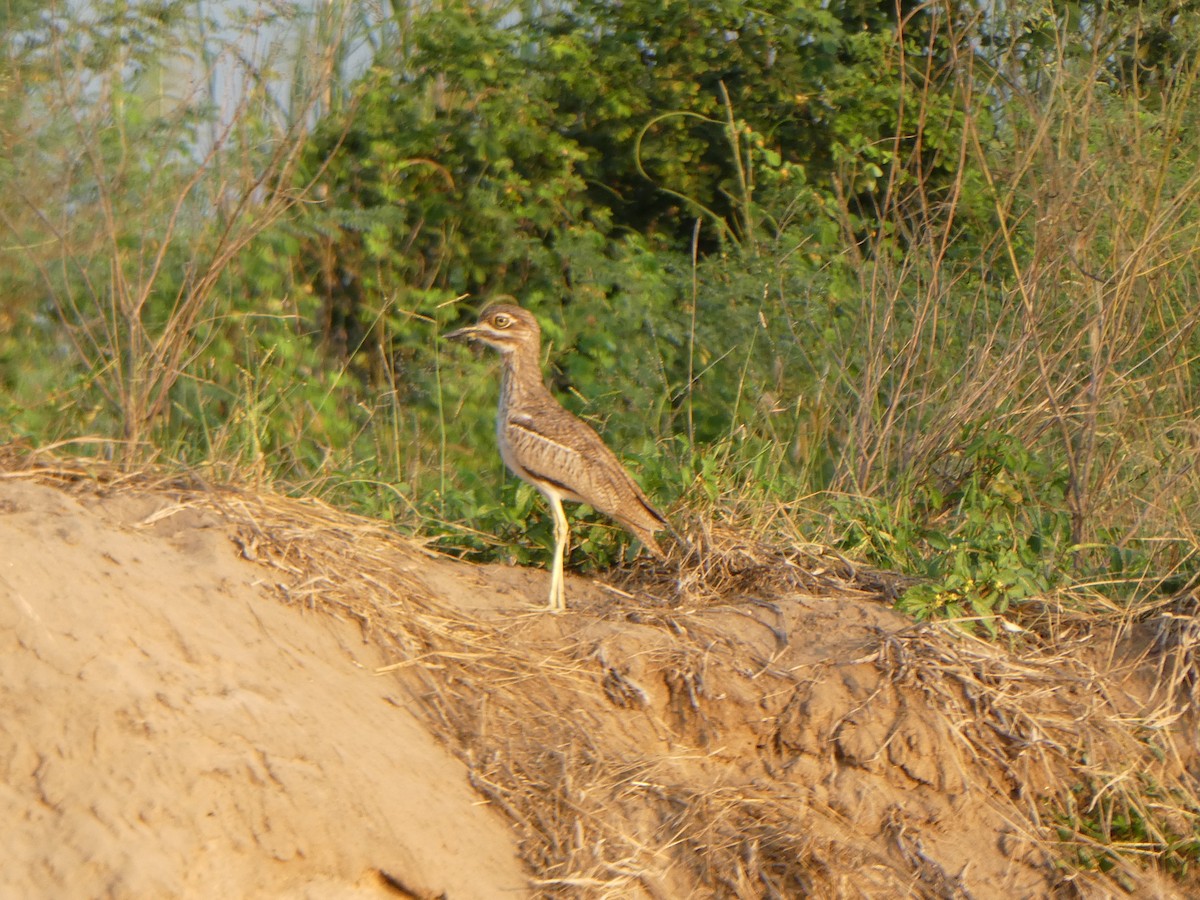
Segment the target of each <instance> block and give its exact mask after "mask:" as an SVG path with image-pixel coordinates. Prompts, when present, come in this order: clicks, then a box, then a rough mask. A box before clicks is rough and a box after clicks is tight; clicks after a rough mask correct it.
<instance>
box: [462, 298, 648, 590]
mask: <svg viewBox="0 0 1200 900" xmlns="http://www.w3.org/2000/svg"><path fill="white" fill-rule="evenodd" d="M446 337H447V339H449V340H468V341H479V342H481V343H484V344H487V345H488V346H489V347H493V348H494V349H496V350H498V351H500V356H501V358H502V359H503V361H504V370H503V376H502V379H501V382H500V408H499V410H498V411H497V413H496V439H497V442H498V443H499V445H500V456H501V457H503V459H504V464H505V465H506V466H508V468H509V470H510V471H511V472H512V473H513V474H514V475H516V476H517V477H518V478H522V479H524V480H525V481H527V482H529V483H530V484H532V485H533V486H534V487H535V488H537V489H538V491H539V492H541V494H542V496H543V497H545V498H546V503H547V504H548V505H549V506H550V512H551V514H552V515H553V516H554V564H553V566H552V568H551V570H550V602H549V604H548V608H549V609H552V610H563V609H566V608H567V600H566V589H565V586H564V584H563V556H564V554H565V553H566V549H567V543H568V542H569V540H570V529H569V526H568V524H567V517H566V514H565V513H564V512H563V507H562V501H564V500H572V501H574V502H576V503H586V504H587V505H588V506H591V507H592V508H593V509H598V510H599V511H600V512H602V513H604V514H605V515H607V516H609V517H610V518H612V519H614V520H616V521H617V522H619V523H620V524H621V525H622V526H623V527H624V528H625V529H626V530H628V531H629V532H630V533H631V534H633V536H634V537H636V538H637V539H638V540H639V541H641V542H642V543H643V544H645V545H646V547H648V548H649V549H650V552H652V553H653V554H654V555H655V556H657V557H659V558H660V559H661V558H662V556H663V552H662V548H660V547H659V546H658V541H657V540H655V537H654V533H655V532H656V531H661V530H663V529H669V528H670V527H671V526H670V524H669V523H668V522H667V520H666V518H665V517H664V516H663V514H662V513H660V512H659V511H658V510H656V509H655V508H654V507H653V506H652V505H651V503H650V501H649V500H647V499H646V495H645V494H644V493H642V489H641V488H640V487H638V485H637V483H636V482H635V481H634V480H633V479H632V478H631V477H630V476H629V473H628V472H626V471H625V467H624V466H622V465H621V463H620V461H619V460H618V459H617V457H616V456H615V455H614V454H613V452H612V451H611V450H609V449H608V447H607V446H605V444H604V441H602V440H601V439H600V436H599V435H598V434H596V432H595V431H593V430H592V428H591V427H590V426H588V425H587V424H586V423H585V422H583V421H582V420H581V419H579V418H578V417H577V416H575V415H573V414H571V413H570V412H568V411H567V410H565V409H563V407H562V406H561V405H560V404H559V402H558V401H557V400H555V399H554V396H553V395H552V394H551V393H550V391H549V389H548V388H547V387H546V385H545V382H543V381H542V365H541V342H542V329H541V327H540V326H539V325H538V321H537V319H535V318H534V317H533V315H531V314H530V313H529V312H527V311H526V310H524V309H522V308H521V307H519V306H514V305H512V304H509V303H500V304H496V305H494V306H489V307H488V308H487V309H485V310H484V311H483V313H482V314H481V315H480V316H479V321H478V322H476V324H474V325H470V326H468V327H466V328H460V329H458V330H457V331H452V332H450V334H448V335H446Z"/></svg>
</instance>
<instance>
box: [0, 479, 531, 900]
mask: <svg viewBox="0 0 1200 900" xmlns="http://www.w3.org/2000/svg"><path fill="white" fill-rule="evenodd" d="M155 515H157V516H160V518H158V519H157V521H156V522H153V524H150V522H151V521H152V520H153V519H154V517H155ZM235 550H236V548H235V547H234V545H233V544H232V543H231V542H230V540H229V537H228V535H227V534H226V530H225V528H224V527H223V526H222V523H220V522H219V521H218V520H217V519H216V518H215V517H214V516H213V515H211V514H209V513H204V512H198V511H196V510H187V509H180V508H179V507H178V506H177V504H175V503H173V502H172V501H171V500H170V499H169V498H168V497H164V496H155V495H148V496H131V495H128V494H121V495H115V496H112V497H109V498H107V499H98V498H85V499H82V500H81V499H77V498H74V497H70V496H67V495H65V494H63V493H62V492H60V491H57V490H54V489H52V488H49V487H44V486H41V485H38V484H34V483H29V482H28V481H24V480H8V481H2V482H0V720H2V721H3V723H4V727H3V731H2V732H0V784H2V785H3V787H0V821H2V822H4V823H5V826H4V832H5V837H4V840H2V841H0V896H2V897H4V898H10V897H11V898H33V897H47V898H49V897H55V898H59V897H98V896H111V897H139V898H145V897H180V896H184V897H250V896H255V897H271V896H277V897H313V898H327V897H385V896H395V892H392V891H389V890H388V889H387V887H386V885H385V883H384V881H383V880H382V879H381V878H380V876H379V872H380V870H383V871H386V872H388V873H390V874H392V875H393V876H395V877H396V878H398V879H400V880H402V881H403V882H404V883H406V884H408V885H409V886H410V887H411V888H412V889H413V890H414V891H424V892H426V893H427V895H428V896H435V895H436V894H438V893H441V892H443V891H444V892H445V893H446V895H447V896H449V897H455V898H457V897H480V898H485V897H495V896H498V894H499V892H500V891H502V890H503V891H504V892H505V893H504V895H505V896H521V895H522V891H521V890H520V889H521V888H522V887H523V886H524V885H525V884H526V881H527V876H526V875H525V873H524V872H523V870H522V866H521V864H520V862H519V860H518V855H517V848H516V842H515V840H514V837H513V835H512V833H511V829H510V827H509V826H508V824H507V823H506V822H505V821H504V820H503V819H502V818H501V817H500V816H499V815H498V814H497V813H496V812H495V811H494V810H492V809H489V808H488V807H486V806H483V805H480V803H479V798H478V796H477V795H475V794H474V792H473V791H472V790H471V789H470V787H469V785H468V784H467V780H466V773H465V770H464V767H463V765H462V764H461V763H460V762H458V761H457V760H456V759H455V758H454V757H453V756H452V755H451V754H450V753H449V752H447V750H446V749H445V748H443V747H442V746H440V745H439V744H438V742H437V741H435V740H434V739H433V738H432V737H431V735H430V734H429V731H428V729H426V728H425V727H423V726H422V725H421V724H420V723H419V721H418V720H417V719H416V718H415V717H414V716H413V715H412V714H411V713H409V712H408V711H407V710H406V709H405V700H404V699H403V698H402V697H400V696H398V693H397V690H396V685H395V683H394V682H393V681H391V680H389V679H385V678H380V677H377V676H375V675H374V674H373V671H374V669H375V668H376V667H377V666H378V665H379V664H380V663H381V659H380V656H379V652H378V650H377V649H376V648H374V647H372V646H371V645H370V644H368V643H365V642H364V641H363V639H362V636H361V633H360V631H359V629H358V628H357V627H355V626H353V625H348V624H346V623H344V622H338V621H336V620H334V619H332V618H331V617H328V616H325V615H318V614H314V613H311V612H303V611H300V610H294V609H287V608H286V607H284V606H282V605H280V604H279V603H278V602H277V601H276V600H275V599H274V597H272V596H269V595H268V593H267V592H266V591H265V590H264V588H263V572H262V571H261V569H260V568H259V567H257V566H254V565H252V564H251V563H249V562H246V561H244V560H241V559H239V558H238V557H237V554H236V552H235Z"/></svg>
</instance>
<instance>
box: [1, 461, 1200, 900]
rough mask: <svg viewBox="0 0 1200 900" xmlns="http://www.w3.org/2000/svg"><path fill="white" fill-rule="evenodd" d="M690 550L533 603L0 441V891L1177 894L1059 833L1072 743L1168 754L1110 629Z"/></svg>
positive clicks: (1177, 750) (528, 583)
mask: <svg viewBox="0 0 1200 900" xmlns="http://www.w3.org/2000/svg"><path fill="white" fill-rule="evenodd" d="M704 560H705V561H704V562H703V563H702V564H700V565H699V566H696V565H694V564H693V565H691V566H690V567H687V566H685V567H683V568H678V567H675V568H671V567H667V568H666V569H658V570H655V569H643V570H640V571H638V572H637V573H635V576H634V577H632V578H631V579H630V580H629V581H627V582H626V583H624V584H623V585H601V584H596V583H592V582H590V581H587V580H584V579H580V578H572V579H570V582H569V584H568V602H569V604H570V606H571V609H570V610H569V611H568V613H567V614H565V615H561V616H551V615H546V614H543V613H540V612H537V611H535V610H534V609H532V607H535V606H536V605H537V604H539V603H540V602H541V601H542V598H543V596H544V591H545V587H546V583H545V574H544V573H542V572H537V571H524V570H518V569H511V568H508V567H503V566H486V567H475V566H468V565H464V564H461V563H457V562H454V561H451V560H447V559H444V558H441V557H437V556H434V555H431V554H428V553H425V552H423V551H422V550H421V548H420V547H418V546H416V545H414V544H412V543H411V542H407V541H404V540H403V539H400V538H398V537H396V536H395V535H393V534H392V533H391V532H390V531H389V529H387V527H386V526H384V525H383V524H381V523H374V522H368V521H366V520H362V519H356V518H354V517H351V516H347V515H344V514H341V513H338V512H336V511H333V510H330V509H328V508H327V507H324V506H321V505H320V504H313V503H304V502H300V501H293V500H286V499H284V498H279V497H273V496H270V495H261V494H254V493H251V492H247V491H236V490H214V489H209V488H203V487H198V486H196V485H182V484H170V483H158V484H155V483H152V482H150V481H148V480H146V479H142V480H140V481H138V482H137V483H132V482H129V483H122V482H119V481H109V482H107V483H98V482H96V481H95V480H93V479H91V478H82V477H80V473H76V472H73V471H70V470H69V469H68V468H64V467H61V466H60V467H57V468H52V469H48V470H31V469H29V468H27V467H25V466H23V465H17V464H13V463H12V462H11V461H10V463H9V471H7V472H3V471H2V470H0V721H2V722H3V730H2V731H0V821H4V822H7V823H10V825H9V826H7V827H6V831H7V832H9V833H8V834H6V839H5V840H4V841H0V898H8V897H62V896H112V897H146V896H181V897H211V896H230V897H232V896H266V897H269V896H279V897H306V896H307V897H314V898H315V897H322V898H324V897H372V896H378V897H385V896H392V897H395V896H418V897H436V896H441V895H444V896H446V897H447V898H450V900H459V898H470V897H519V896H527V895H533V894H542V895H548V896H581V897H593V896H595V897H600V896H605V897H655V898H669V897H685V896H686V897H691V896H701V897H703V896H722V897H726V896H727V897H797V896H819V897H832V896H838V897H843V896H844V897H880V898H884V897H904V896H920V897H977V898H986V897H997V898H1001V897H1003V898H1009V897H1045V896H1057V895H1066V896H1071V895H1081V896H1088V897H1092V896H1095V897H1102V896H1113V895H1116V894H1119V893H1122V892H1123V888H1122V886H1125V887H1129V888H1132V889H1134V890H1135V891H1136V892H1137V893H1138V895H1139V896H1186V894H1187V892H1186V891H1185V890H1182V889H1179V888H1177V887H1175V886H1174V885H1172V884H1171V883H1169V882H1167V881H1164V880H1163V879H1161V878H1159V877H1158V876H1157V875H1156V874H1155V873H1154V872H1153V871H1152V870H1149V869H1141V868H1137V867H1131V866H1128V865H1126V864H1125V863H1124V862H1123V861H1122V860H1119V859H1118V860H1115V861H1112V863H1111V867H1112V871H1111V873H1110V876H1109V877H1104V876H1102V875H1101V874H1099V873H1098V872H1095V871H1085V872H1077V871H1074V869H1075V865H1074V864H1075V863H1076V862H1078V860H1079V855H1078V848H1077V845H1076V844H1074V843H1071V842H1068V843H1066V844H1064V843H1061V842H1060V840H1059V838H1061V837H1062V836H1063V832H1061V831H1060V830H1059V827H1060V826H1061V825H1062V824H1063V822H1064V821H1065V820H1064V819H1063V818H1062V816H1060V815H1059V813H1058V812H1056V810H1059V811H1061V810H1069V804H1070V803H1071V802H1073V801H1071V798H1072V797H1079V796H1083V795H1080V794H1079V791H1080V789H1081V786H1083V787H1086V786H1087V785H1089V784H1091V783H1092V779H1093V776H1094V778H1095V779H1098V780H1099V783H1101V784H1104V785H1108V786H1109V788H1108V789H1110V790H1111V785H1113V784H1116V783H1117V781H1115V780H1113V779H1112V778H1111V775H1112V773H1113V772H1117V771H1123V772H1124V776H1123V777H1124V778H1125V780H1126V781H1128V780H1129V779H1130V778H1131V777H1132V775H1131V773H1134V772H1136V771H1141V770H1144V771H1145V773H1147V775H1148V777H1153V778H1154V779H1156V783H1157V784H1162V785H1179V786H1181V790H1191V789H1192V786H1193V785H1194V782H1193V781H1192V780H1191V775H1190V774H1189V769H1190V766H1191V759H1190V752H1189V750H1188V747H1187V746H1186V742H1185V743H1183V744H1181V743H1180V742H1179V741H1178V740H1177V733H1176V732H1173V731H1171V730H1170V729H1167V728H1159V729H1158V730H1157V732H1155V733H1154V734H1149V735H1148V734H1147V728H1146V719H1145V718H1144V717H1143V718H1139V716H1143V714H1144V711H1145V709H1146V708H1147V703H1148V702H1149V700H1150V699H1152V698H1151V697H1150V696H1149V695H1150V694H1153V692H1154V683H1153V679H1148V678H1147V677H1146V673H1145V670H1146V664H1145V662H1144V661H1143V662H1141V663H1139V664H1138V665H1133V664H1126V663H1125V662H1122V660H1121V659H1118V658H1117V656H1119V654H1117V653H1116V649H1115V648H1117V644H1116V643H1111V644H1110V645H1108V648H1107V650H1105V651H1104V652H1097V650H1096V648H1095V647H1094V646H1090V645H1088V644H1087V642H1086V641H1080V642H1077V644H1076V645H1072V647H1070V648H1068V649H1067V650H1063V649H1062V648H1058V647H1055V648H1052V647H1047V646H1044V644H1043V643H1039V642H1038V641H1035V640H1034V638H1033V636H1030V638H1029V641H1030V642H1031V643H1027V644H1026V645H1025V646H1024V647H1023V648H1022V649H1021V650H1020V652H1018V653H1010V652H1007V651H1005V650H1003V649H1000V648H998V647H996V646H994V645H990V644H985V643H982V642H978V641H973V640H970V639H967V638H963V637H962V636H960V635H955V634H954V633H953V632H952V631H949V630H943V629H928V628H916V627H914V626H913V625H912V623H910V622H909V621H907V620H905V619H904V618H902V617H900V616H898V615H897V614H895V613H893V612H892V611H890V610H889V609H888V608H887V607H886V605H885V604H883V603H880V602H879V600H878V598H877V597H874V596H872V590H871V584H870V583H869V581H866V580H864V579H862V578H860V577H858V576H856V575H855V574H854V573H852V572H847V571H846V570H844V568H839V565H838V564H837V563H836V562H830V561H828V560H823V559H821V558H819V557H817V556H800V555H795V554H793V555H790V556H787V555H785V556H769V555H768V556H763V555H761V554H758V553H757V551H756V550H755V549H754V548H748V547H732V548H731V547H725V548H721V549H720V550H719V552H718V550H717V549H716V548H710V552H709V553H708V554H706V555H705V557H704ZM1098 658H1103V660H1104V664H1103V665H1097V664H1096V663H1095V662H1094V660H1096V659H1098ZM1088 659H1091V660H1093V662H1087V661H1086V660H1088ZM1183 733H1188V732H1183ZM1106 761H1107V762H1106ZM1110 762H1111V765H1110V764H1109V763H1110ZM1193 794H1194V791H1193ZM1084 799H1086V796H1085V797H1084ZM1064 803H1065V804H1067V805H1066V806H1064V805H1063V804H1064Z"/></svg>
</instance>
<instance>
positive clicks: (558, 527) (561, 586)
mask: <svg viewBox="0 0 1200 900" xmlns="http://www.w3.org/2000/svg"><path fill="white" fill-rule="evenodd" d="M545 496H546V502H547V503H548V504H549V505H550V514H551V515H552V516H554V563H553V565H552V566H551V569H550V602H549V603H548V604H547V606H546V608H547V609H552V610H554V611H555V612H558V611H560V610H565V609H566V608H567V586H566V583H565V582H564V581H563V556H564V555H565V554H566V552H567V543H568V542H569V541H570V539H571V531H570V526H569V525H568V524H567V514H566V513H565V512H563V507H562V500H560V499H559V498H558V495H557V494H546V495H545Z"/></svg>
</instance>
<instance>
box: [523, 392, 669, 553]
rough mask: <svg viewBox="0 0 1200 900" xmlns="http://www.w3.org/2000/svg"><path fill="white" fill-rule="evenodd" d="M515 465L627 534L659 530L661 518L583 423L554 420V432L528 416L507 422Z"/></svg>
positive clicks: (602, 442) (576, 420) (662, 520)
mask: <svg viewBox="0 0 1200 900" xmlns="http://www.w3.org/2000/svg"><path fill="white" fill-rule="evenodd" d="M506 425H507V431H508V440H509V444H510V445H511V447H512V449H513V451H514V453H515V455H516V457H517V461H518V462H519V463H520V464H521V466H522V468H524V469H525V471H527V472H528V473H529V474H530V475H532V476H533V477H534V478H536V479H539V480H542V481H545V482H547V483H549V484H550V485H552V486H554V487H555V488H557V489H559V490H560V491H562V492H563V495H564V497H566V498H567V499H571V500H578V501H580V502H583V503H587V504H588V505H589V506H592V507H595V508H596V509H598V510H600V512H602V513H604V514H605V515H608V516H611V517H612V518H614V519H616V520H617V521H619V522H621V523H622V524H625V525H627V527H629V526H633V528H632V529H631V530H637V529H646V530H654V529H655V528H660V527H664V526H665V524H666V519H665V518H663V516H662V514H661V513H659V512H658V510H656V509H655V508H654V507H653V506H651V505H650V502H649V501H648V500H647V499H646V495H645V494H643V493H642V489H641V488H640V487H638V485H637V482H635V481H634V480H633V479H632V478H631V477H630V475H629V473H628V472H626V471H625V467H624V466H622V465H621V463H620V461H619V460H618V459H617V457H616V455H615V454H614V453H613V452H612V451H611V450H610V449H609V448H608V447H607V446H606V445H605V443H604V441H602V440H601V439H600V435H598V434H596V432H595V431H593V430H592V428H591V427H589V426H588V425H587V423H586V422H583V421H582V420H580V419H578V418H576V417H575V416H569V417H555V420H554V427H553V429H548V428H544V427H539V426H538V424H537V422H536V420H535V419H534V417H532V416H528V415H523V414H515V415H510V416H509V417H508V421H507V423H506Z"/></svg>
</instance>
